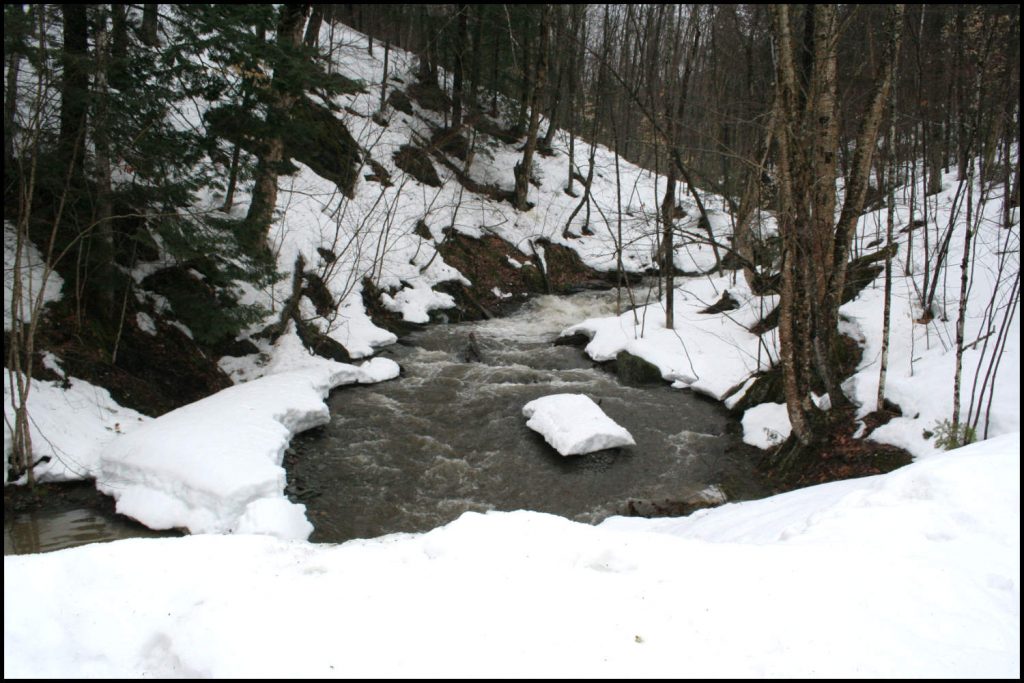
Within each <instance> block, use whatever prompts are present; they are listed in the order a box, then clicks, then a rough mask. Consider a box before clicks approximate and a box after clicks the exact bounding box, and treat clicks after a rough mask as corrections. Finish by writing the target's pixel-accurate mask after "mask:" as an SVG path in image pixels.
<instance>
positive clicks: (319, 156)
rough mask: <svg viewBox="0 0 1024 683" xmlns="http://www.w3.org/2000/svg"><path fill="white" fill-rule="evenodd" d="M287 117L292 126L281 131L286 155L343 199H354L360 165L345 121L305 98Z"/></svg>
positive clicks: (356, 145) (301, 99) (356, 148)
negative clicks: (333, 187) (326, 182)
mask: <svg viewBox="0 0 1024 683" xmlns="http://www.w3.org/2000/svg"><path fill="white" fill-rule="evenodd" d="M290 115H291V118H292V125H289V126H287V127H286V128H285V129H284V131H283V132H284V133H285V136H284V137H285V146H286V149H287V152H288V155H289V156H291V157H294V158H295V159H296V160H298V161H300V162H302V163H303V164H305V165H307V166H309V167H310V168H311V169H313V172H315V173H316V174H317V175H319V176H320V177H322V178H326V179H328V180H331V181H333V182H334V183H335V184H336V185H337V186H338V188H339V189H340V190H341V191H342V192H344V193H345V195H346V196H347V197H349V198H351V197H352V196H354V193H355V184H356V177H357V174H358V173H359V169H360V168H361V167H362V163H363V162H362V158H361V157H360V154H359V145H358V144H357V143H356V141H355V140H354V139H353V138H352V134H351V133H349V130H348V128H346V127H345V122H344V121H342V120H341V119H339V118H337V117H336V116H335V115H334V113H333V112H331V111H330V110H328V109H326V108H324V107H321V106H320V105H318V104H315V103H313V102H311V101H309V100H308V99H306V98H300V99H299V100H298V102H297V103H296V104H295V106H294V107H292V109H291V111H290Z"/></svg>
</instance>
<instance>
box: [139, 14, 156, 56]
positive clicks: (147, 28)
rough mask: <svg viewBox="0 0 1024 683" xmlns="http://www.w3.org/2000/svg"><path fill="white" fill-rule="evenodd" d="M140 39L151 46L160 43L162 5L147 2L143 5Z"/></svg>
mask: <svg viewBox="0 0 1024 683" xmlns="http://www.w3.org/2000/svg"><path fill="white" fill-rule="evenodd" d="M139 39H140V40H142V43H143V44H144V45H148V46H149V47H157V46H159V45H160V5H154V4H149V3H147V4H145V5H143V6H142V27H141V32H140V33H139Z"/></svg>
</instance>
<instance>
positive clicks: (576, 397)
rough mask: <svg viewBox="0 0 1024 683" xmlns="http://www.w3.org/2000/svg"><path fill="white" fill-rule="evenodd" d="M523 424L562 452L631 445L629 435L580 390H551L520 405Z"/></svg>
mask: <svg viewBox="0 0 1024 683" xmlns="http://www.w3.org/2000/svg"><path fill="white" fill-rule="evenodd" d="M523 415H524V416H526V417H527V418H529V420H527V422H526V426H527V427H529V428H530V429H532V430H533V431H535V432H539V433H540V434H541V435H542V436H543V437H544V440H545V441H547V442H548V443H549V444H551V446H552V448H554V449H555V450H556V451H558V452H559V453H561V454H562V455H581V454H583V453H592V452H594V451H600V450H603V449H605V448H617V447H619V446H635V445H636V441H634V440H633V436H632V435H631V434H630V433H629V432H628V431H626V429H624V428H623V427H621V426H620V425H618V424H617V423H616V422H615V421H614V420H612V419H611V418H610V417H608V416H607V415H605V414H604V411H603V410H601V409H600V408H599V407H598V405H597V404H596V403H594V401H592V400H591V399H590V398H589V397H587V396H584V395H583V394H552V395H551V396H542V397H541V398H538V399H535V400H533V401H530V402H529V403H527V404H526V405H525V406H523Z"/></svg>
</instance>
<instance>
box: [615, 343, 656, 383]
mask: <svg viewBox="0 0 1024 683" xmlns="http://www.w3.org/2000/svg"><path fill="white" fill-rule="evenodd" d="M615 373H616V374H617V375H618V377H619V380H620V381H621V382H624V383H626V384H661V383H662V382H663V381H664V380H663V379H662V377H661V370H659V369H658V366H657V365H654V364H653V363H649V362H647V361H645V360H644V359H643V358H640V357H639V356H634V355H633V354H631V353H629V352H628V351H619V354H618V355H617V356H615Z"/></svg>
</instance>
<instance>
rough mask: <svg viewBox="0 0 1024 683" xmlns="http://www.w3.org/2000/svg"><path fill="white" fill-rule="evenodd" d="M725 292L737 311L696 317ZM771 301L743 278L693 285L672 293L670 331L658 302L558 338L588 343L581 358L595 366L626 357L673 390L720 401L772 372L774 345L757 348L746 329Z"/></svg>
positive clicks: (579, 326)
mask: <svg viewBox="0 0 1024 683" xmlns="http://www.w3.org/2000/svg"><path fill="white" fill-rule="evenodd" d="M726 290H728V291H729V293H730V294H731V295H732V296H733V298H735V299H737V300H738V301H739V308H737V309H736V310H733V311H728V312H727V313H725V314H706V313H701V311H702V310H703V309H705V308H707V307H708V306H710V305H711V304H713V303H715V302H716V301H717V300H718V299H719V298H720V297H721V296H722V293H723V292H724V291H726ZM776 301H777V297H774V296H772V297H759V296H755V295H753V294H752V293H751V292H750V290H749V288H747V286H746V285H745V283H744V282H743V280H742V278H737V279H735V280H734V278H733V277H731V276H723V277H717V278H701V279H694V280H688V281H686V284H685V285H684V286H682V287H679V288H677V289H676V291H675V301H674V303H675V326H674V329H668V328H666V327H665V301H663V300H662V301H658V302H656V303H652V304H649V305H646V306H641V307H640V308H639V309H637V310H636V311H628V312H626V313H623V314H622V315H619V316H617V317H610V318H591V319H590V320H584V321H583V322H581V323H577V324H575V325H572V326H570V327H568V328H566V329H565V330H564V331H563V332H562V336H570V335H573V334H585V335H587V336H588V337H590V343H589V344H587V347H586V352H587V355H589V356H590V357H591V358H593V359H594V360H595V361H598V362H604V361H609V360H612V359H614V358H615V356H616V355H618V353H619V352H620V351H627V352H628V353H631V354H633V355H634V356H638V357H640V358H643V359H644V360H646V361H647V362H649V363H651V364H653V365H655V366H657V367H658V369H659V370H661V376H662V377H663V378H664V379H665V380H666V381H669V382H672V383H673V386H675V387H676V388H690V389H693V390H694V391H697V392H700V393H702V394H706V395H708V396H711V397H712V398H715V399H718V400H721V399H722V398H723V397H724V396H725V395H726V394H727V393H728V392H729V390H730V389H731V388H732V387H734V386H736V385H737V384H739V383H741V382H742V381H744V380H745V379H746V378H748V377H749V376H750V375H751V374H753V373H755V372H758V371H759V370H767V369H768V368H769V367H771V362H772V358H773V355H775V343H774V340H772V339H770V338H766V339H765V341H764V342H763V343H762V341H761V340H760V339H759V338H758V336H757V335H755V334H752V333H750V332H749V331H748V330H747V328H748V327H749V326H751V325H753V324H754V323H756V322H757V321H758V320H759V319H760V318H761V316H762V315H763V314H765V313H767V312H768V311H770V310H771V309H772V308H773V307H774V306H775V303H776ZM765 344H766V345H767V348H768V349H769V350H768V351H766V350H764V345H765Z"/></svg>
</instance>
